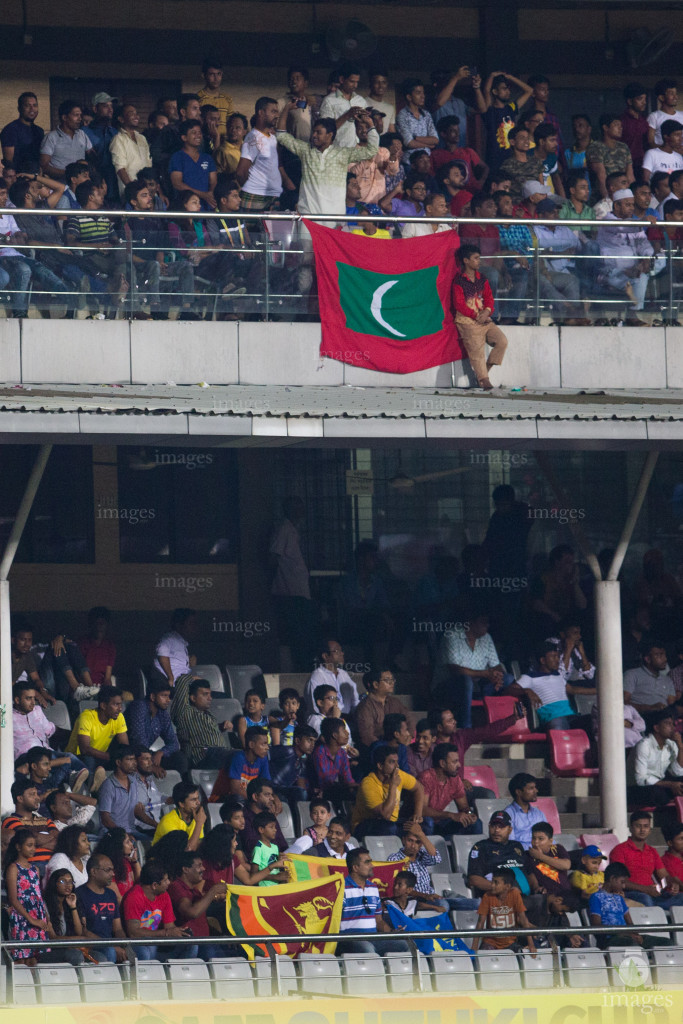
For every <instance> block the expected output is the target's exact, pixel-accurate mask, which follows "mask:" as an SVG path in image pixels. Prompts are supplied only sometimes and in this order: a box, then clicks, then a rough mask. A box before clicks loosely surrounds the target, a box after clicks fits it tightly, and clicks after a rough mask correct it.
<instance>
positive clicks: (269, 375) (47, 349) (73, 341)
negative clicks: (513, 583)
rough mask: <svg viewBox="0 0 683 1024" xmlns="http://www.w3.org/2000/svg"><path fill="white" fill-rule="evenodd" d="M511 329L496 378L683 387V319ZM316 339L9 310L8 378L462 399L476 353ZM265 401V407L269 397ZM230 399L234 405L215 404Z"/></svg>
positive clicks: (238, 327)
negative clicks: (399, 365) (432, 361)
mask: <svg viewBox="0 0 683 1024" xmlns="http://www.w3.org/2000/svg"><path fill="white" fill-rule="evenodd" d="M505 330H506V333H507V336H508V339H509V345H508V350H507V353H506V356H505V361H504V363H503V365H502V366H501V367H494V368H493V370H492V371H491V380H492V382H493V383H494V385H496V386H498V385H500V386H502V387H505V388H515V387H528V388H534V389H543V388H562V387H564V388H570V389H577V388H579V389H583V388H586V389H596V390H598V389H599V390H602V389H604V390H613V389H615V388H616V389H624V390H642V389H654V390H661V389H666V388H683V328H651V327H642V328H637V327H621V328H620V327H598V328H593V327H583V328H581V327H566V328H565V327H563V328H557V327H507V328H505ZM319 347H320V325H319V324H291V323H272V324H266V323H210V322H204V321H200V322H194V321H137V320H134V321H132V322H130V323H128V322H127V321H123V320H115V321H109V320H104V321H92V320H35V319H28V320H22V321H18V320H0V380H1V381H2V382H4V383H9V384H14V383H22V384H29V385H30V384H71V383H82V384H166V383H168V382H170V381H173V382H174V383H175V384H198V383H200V382H201V381H207V382H208V383H209V384H214V385H221V384H254V385H262V386H264V387H265V386H267V385H277V384H280V385H286V386H292V387H297V386H298V387H301V386H323V387H325V386H327V387H339V386H341V385H351V386H355V387H363V388H372V387H384V388H386V387H390V388H401V389H403V388H435V389H436V388H439V389H450V388H452V387H453V385H454V384H455V387H453V392H452V394H453V400H454V401H457V398H458V394H463V391H462V390H461V389H462V388H463V387H467V385H468V382H471V368H470V365H469V362H468V361H467V360H465V361H463V362H456V363H453V364H450V363H449V364H447V365H445V366H435V367H432V368H431V369H428V370H422V371H420V372H419V373H410V374H403V375H402V374H391V373H377V372H375V371H373V370H364V369H361V368H359V367H356V366H350V365H347V364H344V363H341V362H338V361H337V360H334V359H321V358H320V354H319ZM421 400H424V399H423V398H422V399H421ZM439 400H441V401H442V400H444V399H443V396H440V398H439ZM264 403H265V404H264V406H263V412H264V413H267V412H268V411H269V410H268V405H267V400H266V397H264ZM221 411H223V412H225V411H226V410H225V409H223V410H220V409H217V412H221ZM236 411H239V410H236ZM258 411H259V410H255V412H256V413H258ZM269 429H270V428H269ZM272 429H275V428H274V427H273V428H272ZM216 433H217V434H220V433H223V428H222V426H220V425H218V424H217V425H216Z"/></svg>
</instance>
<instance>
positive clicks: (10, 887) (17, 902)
mask: <svg viewBox="0 0 683 1024" xmlns="http://www.w3.org/2000/svg"><path fill="white" fill-rule="evenodd" d="M35 852H36V841H35V838H34V836H33V832H32V831H31V830H30V829H27V828H19V829H17V831H16V832H15V833H14V835H13V836H12V839H11V840H10V844H9V846H8V847H7V853H6V855H5V884H6V886H7V896H8V899H9V904H10V913H9V938H10V941H15V940H17V939H19V940H23V939H34V940H35V941H38V942H45V941H47V939H48V938H50V939H54V937H55V933H54V929H53V927H52V925H51V924H50V919H49V915H48V912H47V907H46V906H45V902H44V900H43V895H42V893H41V891H40V875H39V874H38V869H37V868H36V867H34V865H33V864H32V863H31V857H33V856H34V854H35ZM12 958H13V959H14V960H24V961H25V962H26V964H27V965H28V966H29V967H33V966H34V965H35V964H36V963H37V957H36V955H34V951H33V950H31V949H14V950H12Z"/></svg>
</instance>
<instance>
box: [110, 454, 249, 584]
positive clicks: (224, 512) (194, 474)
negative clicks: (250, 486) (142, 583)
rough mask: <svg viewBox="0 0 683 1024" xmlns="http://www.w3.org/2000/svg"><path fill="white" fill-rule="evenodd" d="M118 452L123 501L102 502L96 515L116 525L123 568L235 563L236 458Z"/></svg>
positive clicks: (230, 456)
mask: <svg viewBox="0 0 683 1024" xmlns="http://www.w3.org/2000/svg"><path fill="white" fill-rule="evenodd" d="M118 453H119V455H118V481H119V492H118V499H117V500H116V501H113V500H112V501H110V500H109V498H108V496H106V495H102V496H98V505H97V508H96V512H95V514H96V515H97V516H98V517H99V518H114V517H116V518H117V519H118V524H119V538H120V555H121V561H122V562H159V563H161V564H174V563H189V564H200V565H212V564H221V563H232V562H236V561H237V553H238V525H239V509H238V500H237V457H236V455H235V453H234V452H232V451H221V450H218V449H212V450H207V449H206V448H201V449H200V448H119V450H118ZM108 502H109V507H108V504H107V503H108ZM112 505H115V508H114V509H113V511H112V509H111V506H112Z"/></svg>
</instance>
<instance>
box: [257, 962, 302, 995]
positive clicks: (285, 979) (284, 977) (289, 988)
mask: <svg viewBox="0 0 683 1024" xmlns="http://www.w3.org/2000/svg"><path fill="white" fill-rule="evenodd" d="M277 962H278V970H279V972H280V988H281V990H282V995H284V996H288V995H291V994H292V993H294V994H295V995H296V993H297V992H298V991H299V986H298V983H297V980H296V971H295V969H294V961H293V960H290V958H289V957H288V956H280V955H279V954H278V958H277ZM254 970H255V972H256V995H257V996H258V997H261V996H269V995H270V988H271V986H270V971H271V968H270V957H267V958H264V959H258V960H257V961H256V962H255V964H254Z"/></svg>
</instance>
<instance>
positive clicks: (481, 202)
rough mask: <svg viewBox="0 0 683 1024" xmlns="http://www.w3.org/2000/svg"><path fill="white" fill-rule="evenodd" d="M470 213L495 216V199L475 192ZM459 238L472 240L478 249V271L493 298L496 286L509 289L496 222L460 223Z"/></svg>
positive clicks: (495, 294) (479, 215)
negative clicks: (479, 265)
mask: <svg viewBox="0 0 683 1024" xmlns="http://www.w3.org/2000/svg"><path fill="white" fill-rule="evenodd" d="M470 213H471V215H472V216H473V217H497V216H498V210H497V208H496V201H495V199H493V198H492V197H491V196H488V195H485V193H483V192H477V194H476V195H475V196H473V197H472V200H471V202H470ZM460 239H461V241H463V242H472V243H473V244H474V245H476V246H477V247H478V249H479V252H480V253H481V256H482V264H481V267H480V268H479V273H480V274H481V276H482V277H485V278H486V280H487V281H488V283H489V284H490V285H491V291H492V292H493V297H494V299H496V298H497V295H498V288H499V287H502V288H504V289H506V290H507V289H509V287H510V285H511V284H512V281H511V279H510V275H509V274H508V272H507V270H506V268H505V261H504V260H503V258H502V257H501V256H500V255H499V253H500V235H499V233H498V226H497V225H496V224H467V223H465V224H461V225H460Z"/></svg>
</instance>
